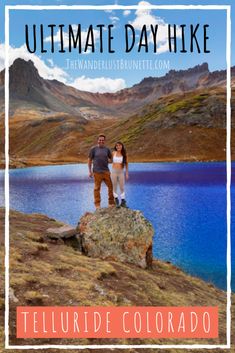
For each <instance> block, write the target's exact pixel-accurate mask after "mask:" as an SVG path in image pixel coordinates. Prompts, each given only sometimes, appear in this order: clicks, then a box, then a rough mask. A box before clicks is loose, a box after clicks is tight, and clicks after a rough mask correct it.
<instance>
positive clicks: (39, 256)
mask: <svg viewBox="0 0 235 353" xmlns="http://www.w3.org/2000/svg"><path fill="white" fill-rule="evenodd" d="M104 212H107V216H106V219H107V220H108V219H110V217H108V213H109V212H112V210H110V209H107V211H105V210H104ZM94 215H96V217H97V219H98V218H99V217H100V215H99V211H98V212H96V213H95V214H94ZM122 217H124V218H122ZM3 220H4V210H3V209H0V224H1V227H2V228H1V232H0V234H1V235H3V224H4V223H3ZM119 221H120V222H121V223H122V222H125V215H124V216H122V215H121V216H120V219H119ZM63 226H64V224H63V223H61V222H58V221H56V220H54V219H51V218H48V217H46V216H44V215H39V214H31V215H26V214H23V213H20V212H16V211H11V213H10V234H11V237H10V246H11V256H10V273H11V277H10V287H11V291H10V293H11V294H10V343H11V344H15V343H17V344H40V343H41V344H52V343H53V344H69V343H71V341H70V342H69V340H66V339H64V340H60V339H53V341H52V340H51V341H50V340H49V339H47V340H40V339H38V340H33V339H27V340H26V341H25V340H21V339H18V340H16V338H15V309H16V306H18V305H32V306H37V305H39V306H52V305H58V306H61V305H64V306H71V305H75V306H76V305H79V306H80V305H87V306H91V305H92V306H94V305H97V306H98V305H102V306H103V305H105V306H129V305H131V306H132V305H136V306H161V305H163V306H175V305H176V304H177V305H179V306H203V305H204V306H207V305H208V306H218V307H219V327H220V329H219V330H220V334H219V338H218V339H213V340H206V339H197V340H196V343H197V344H200V343H203V344H206V343H210V344H225V342H226V314H225V313H226V293H225V292H223V291H221V290H219V289H217V288H215V287H214V286H213V285H211V284H209V283H206V282H204V281H202V280H200V279H198V278H196V277H191V276H189V275H187V274H185V273H184V272H182V271H181V270H180V269H178V268H176V267H174V266H173V265H172V264H170V263H165V262H162V261H158V260H156V259H155V260H154V261H153V264H152V268H151V269H143V268H140V267H138V266H136V265H134V264H127V263H121V262H118V261H113V260H111V259H109V260H108V259H106V260H101V259H99V258H92V257H87V256H84V255H83V254H82V253H81V252H80V251H79V249H78V248H77V247H76V246H75V245H74V244H72V243H68V242H67V241H66V240H63V239H58V238H57V240H56V239H55V238H54V239H52V238H48V237H47V232H48V229H51V228H53V229H55V228H58V229H60V228H61V227H63ZM2 241H3V240H2V238H1V242H2ZM110 241H111V240H110ZM0 253H1V258H2V259H3V247H1V248H0ZM1 283H3V266H2V268H1ZM0 291H1V300H0V310H1V316H0V317H1V322H0V327H1V329H0V335H1V342H2V341H3V311H4V301H3V291H4V289H3V286H1V289H0ZM232 298H233V302H234V299H235V298H234V295H233V296H232ZM232 312H233V318H234V306H233V311H232ZM233 329H234V326H233ZM234 332H235V331H234V330H233V337H232V342H234ZM130 341H131V344H143V343H150V344H154V343H155V344H156V343H157V344H174V343H175V344H193V343H194V344H195V340H190V339H187V340H182V339H177V340H174V339H171V340H169V339H168V340H165V339H159V340H154V339H151V340H150V339H148V340H147V339H146V340H143V339H141V340H140V339H131V340H130ZM130 341H128V342H127V341H126V340H121V339H109V340H108V341H107V340H105V339H99V340H94V339H82V340H76V339H73V341H72V344H96V343H97V344H105V343H106V344H118V343H119V344H123V343H124V344H126V343H130ZM1 351H2V352H3V349H2V350H1ZM13 351H14V350H13ZM54 351H55V352H57V350H54ZM75 351H76V350H74V351H73V350H72V351H71V352H75ZM87 351H89V350H87ZM137 351H138V350H132V352H137ZM146 351H147V352H153V353H154V352H155V351H156V350H151V349H150V350H146ZM232 351H233V350H231V352H232ZM45 352H49V350H45ZM113 352H118V350H113ZM171 352H177V350H172V351H171ZM193 352H200V350H193Z"/></svg>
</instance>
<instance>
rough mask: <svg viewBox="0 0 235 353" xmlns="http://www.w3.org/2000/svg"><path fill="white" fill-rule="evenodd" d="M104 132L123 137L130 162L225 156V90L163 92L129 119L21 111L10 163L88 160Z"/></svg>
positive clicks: (13, 121)
mask: <svg viewBox="0 0 235 353" xmlns="http://www.w3.org/2000/svg"><path fill="white" fill-rule="evenodd" d="M234 93H235V89H233V98H232V117H233V115H234V103H235V98H234V97H235V95H234ZM232 120H234V118H233V119H232ZM234 126H235V124H234V123H232V146H231V147H232V159H235V142H234V141H235V139H234V131H235V130H234ZM3 132H4V131H3V121H1V124H0V133H1V135H3ZM100 132H104V133H105V134H106V135H107V144H108V145H109V146H113V144H114V143H115V141H117V140H121V141H123V142H124V143H125V145H126V147H127V149H128V154H129V158H130V161H176V160H182V161H198V160H199V161H201V160H203V161H207V160H225V158H226V91H225V89H223V88H221V87H220V88H213V89H210V90H208V89H200V90H197V91H192V92H187V93H184V94H172V95H169V96H164V97H161V98H159V99H158V100H157V101H154V102H153V103H152V104H149V105H146V106H144V107H143V108H142V110H141V111H140V113H138V114H135V115H132V116H127V117H125V118H113V119H111V118H109V119H102V120H101V119H93V120H92V119H91V120H86V119H81V118H78V117H77V116H71V115H69V114H65V113H53V114H51V115H50V114H46V115H45V114H43V112H42V113H39V112H35V111H30V110H27V111H22V110H21V111H18V112H16V114H15V115H14V116H13V117H11V118H10V157H11V165H12V166H25V165H43V164H54V163H76V162H81V161H86V159H87V153H88V150H89V148H90V147H91V146H92V145H94V144H95V143H96V137H97V134H99V133H100ZM2 148H3V146H2ZM2 165H3V160H2Z"/></svg>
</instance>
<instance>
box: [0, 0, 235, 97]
mask: <svg viewBox="0 0 235 353" xmlns="http://www.w3.org/2000/svg"><path fill="white" fill-rule="evenodd" d="M201 3H202V2H201V1H200V2H198V1H197V0H191V1H190V2H189V1H186V0H182V1H169V0H167V1H139V2H138V1H133V0H130V1H128V2H127V1H124V0H123V1H120V0H119V1H118V0H114V1H110V0H107V1H105V0H103V1H96V0H86V1H85V2H81V1H74V0H71V1H70V0H67V1H66V0H54V1H52V0H43V1H41V0H33V1H31V0H28V1H27V0H25V1H22V0H20V1H15V0H5V1H3V0H2V1H1V2H0V24H1V31H0V70H2V69H3V68H4V60H5V59H4V57H5V43H4V42H5V38H4V26H3V25H4V5H16V4H21V5H23V4H24V5H44V6H46V5H55V6H58V8H57V9H53V10H48V9H47V10H46V9H40V10H36V9H30V10H23V9H12V10H10V14H9V39H10V40H9V41H10V47H9V58H10V64H12V62H13V61H14V60H15V59H16V58H17V57H21V58H23V59H25V60H27V61H28V60H32V61H33V62H34V65H35V66H36V68H37V69H38V71H39V74H40V75H41V76H42V77H43V78H45V79H56V80H59V81H61V82H64V83H65V84H68V85H71V86H73V87H75V88H77V89H80V90H88V91H91V92H100V93H104V92H116V91H118V90H120V89H123V88H126V87H131V86H133V85H134V84H137V83H138V82H140V81H141V80H142V79H144V78H145V77H149V76H152V77H159V76H163V75H165V74H166V73H167V72H169V70H184V69H188V68H191V67H194V66H196V65H199V64H202V63H204V62H207V63H208V65H209V69H210V71H215V70H224V69H226V11H225V10H222V9H220V10H192V9H191V10H190V9H186V10H176V9H150V8H149V6H150V5H168V4H170V5H173V4H174V5H183V4H184V5H189V4H191V5H197V4H201ZM207 4H208V5H214V4H216V5H225V4H226V5H230V4H231V5H232V0H230V1H226V2H225V1H222V0H217V1H216V2H215V1H213V2H212V1H210V0H208V1H203V5H207ZM60 5H116V7H115V8H113V9H106V10H98V9H92V10H85V9H84V10H76V9H71V8H70V9H69V10H64V9H63V10H62V9H60V8H59V6H60ZM118 5H125V6H128V5H138V6H139V8H137V9H126V8H123V9H119V8H118ZM233 12H234V6H233V7H232V33H233V32H235V28H234V23H233V16H234V15H233ZM52 24H53V25H54V26H53V42H54V52H52V42H51V27H50V26H49V27H48V25H52ZM101 24H102V25H103V27H102V40H101V34H100V33H101V31H100V27H99V25H101ZM174 24H175V25H176V36H177V46H176V53H175V52H170V51H169V42H168V25H171V26H172V27H171V28H172V31H173V25H174ZM26 25H27V26H28V46H29V49H30V50H31V51H35V52H33V53H30V51H29V50H28V49H27V46H26ZM34 25H35V30H36V43H34V40H33V28H34V27H33V26H34ZM41 25H42V27H43V35H42V36H41V30H40V26H41ZM61 25H63V26H61ZM69 25H71V28H72V30H73V33H74V35H75V36H76V34H77V30H78V25H80V27H81V53H79V51H78V49H74V48H72V50H71V52H69V47H68V43H69V40H68V36H69V35H68V32H69ZM151 25H152V31H151V27H150V26H151ZM182 25H184V27H183V28H184V39H185V48H184V49H185V51H186V52H185V53H182V52H180V50H181V49H182ZM197 25H198V29H197V31H196V38H197V41H198V44H199V48H200V53H199V52H198V48H197V45H196V41H195V40H194V41H193V44H194V47H193V52H190V38H191V35H190V31H191V28H190V26H193V27H192V28H193V29H195V28H196V26H197ZM91 26H92V29H91ZM109 26H110V30H109ZM125 26H127V27H128V30H126V28H125ZM144 26H146V31H145V28H143V27H144ZM156 26H158V27H156ZM204 26H206V27H204ZM89 28H90V29H91V30H90V32H89V31H88V30H89ZM156 28H157V32H155V33H154V32H153V31H154V30H156ZM205 30H206V36H207V37H208V38H207V39H206V50H207V51H209V52H208V53H205V52H204V40H205V39H204V31H205ZM88 34H89V35H88ZM154 34H155V35H154ZM92 35H93V37H92ZM61 36H62V37H63V50H64V52H60V51H61V40H60V38H61ZM126 36H127V38H128V45H127V43H126ZM109 37H111V39H110V43H111V44H110V45H111V49H112V51H113V53H109V52H108V46H109V44H108V43H109V41H108V40H109ZM41 39H42V42H43V49H44V50H45V51H46V52H42V47H41ZM154 39H155V42H154ZM92 41H93V43H94V47H93V51H94V52H92V50H91V48H92V47H91V43H92ZM86 43H88V44H90V45H89V46H88V47H87V48H86ZM34 44H35V45H36V48H34ZM154 44H155V50H154ZM131 46H132V49H130V47H131ZM101 47H102V52H101ZM127 48H128V49H129V52H128V53H127V52H126V50H127ZM146 48H148V52H146ZM172 48H174V46H173V47H172ZM34 49H35V50H34ZM86 49H87V50H86ZM155 51H156V52H155ZM232 65H234V56H233V55H232Z"/></svg>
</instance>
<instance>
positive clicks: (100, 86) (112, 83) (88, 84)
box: [70, 76, 126, 93]
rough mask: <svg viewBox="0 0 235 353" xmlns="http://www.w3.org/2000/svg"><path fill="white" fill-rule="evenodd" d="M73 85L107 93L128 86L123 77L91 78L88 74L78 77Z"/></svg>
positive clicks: (94, 91) (85, 89)
mask: <svg viewBox="0 0 235 353" xmlns="http://www.w3.org/2000/svg"><path fill="white" fill-rule="evenodd" d="M70 86H73V87H75V88H77V89H79V90H82V91H88V92H93V93H97V92H99V93H106V92H112V93H113V92H117V91H119V90H121V89H123V88H126V83H125V80H123V79H122V78H117V79H112V78H109V77H97V78H89V77H86V76H81V77H78V78H77V79H76V80H75V81H74V82H73V83H70Z"/></svg>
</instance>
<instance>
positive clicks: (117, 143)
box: [114, 141, 127, 167]
mask: <svg viewBox="0 0 235 353" xmlns="http://www.w3.org/2000/svg"><path fill="white" fill-rule="evenodd" d="M117 145H121V146H122V149H121V154H122V156H123V162H122V165H123V167H124V166H125V165H126V163H127V153H126V149H125V146H124V145H123V143H122V142H121V141H118V142H116V143H115V146H114V151H117Z"/></svg>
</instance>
